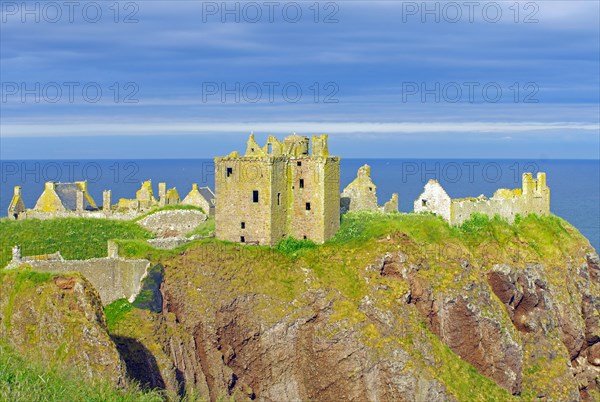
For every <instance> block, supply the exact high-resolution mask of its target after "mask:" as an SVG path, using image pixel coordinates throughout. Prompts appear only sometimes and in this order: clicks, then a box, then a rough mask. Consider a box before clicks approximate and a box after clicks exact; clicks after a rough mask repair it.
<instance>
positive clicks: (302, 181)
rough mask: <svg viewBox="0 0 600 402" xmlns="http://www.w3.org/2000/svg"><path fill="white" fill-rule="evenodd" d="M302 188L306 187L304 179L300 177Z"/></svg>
mask: <svg viewBox="0 0 600 402" xmlns="http://www.w3.org/2000/svg"><path fill="white" fill-rule="evenodd" d="M300 188H304V179H300Z"/></svg>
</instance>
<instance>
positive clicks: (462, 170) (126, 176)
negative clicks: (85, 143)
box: [0, 157, 600, 250]
mask: <svg viewBox="0 0 600 402" xmlns="http://www.w3.org/2000/svg"><path fill="white" fill-rule="evenodd" d="M363 164H368V165H370V166H371V178H372V179H373V182H374V183H375V185H376V191H377V196H378V200H379V205H383V204H384V203H385V202H386V201H387V200H389V198H390V197H391V195H392V193H398V199H399V209H400V212H411V211H412V209H413V201H414V200H415V199H416V198H417V197H418V196H419V194H420V193H421V192H422V191H423V186H424V185H425V184H426V183H427V181H428V180H429V179H436V180H438V181H439V182H440V184H441V185H442V186H443V187H444V189H445V190H446V191H447V193H448V194H449V195H450V197H452V198H459V197H468V196H472V197H477V196H479V195H480V194H483V195H485V196H487V197H490V196H492V194H493V193H494V191H495V190H497V189H498V188H520V187H521V175H522V173H525V172H532V173H533V174H534V175H535V174H536V173H537V172H540V171H542V172H546V174H547V183H548V186H549V187H550V197H551V202H550V209H551V212H552V213H553V214H555V215H557V216H559V217H561V218H563V219H565V220H567V221H568V222H569V223H571V224H572V225H573V226H575V227H576V228H577V229H578V230H579V231H580V232H581V233H582V234H583V235H584V236H585V237H587V238H588V240H589V241H590V243H591V244H592V246H593V247H594V248H595V249H596V250H599V249H600V186H599V185H598V183H600V162H599V161H598V160H595V159H559V160H549V159H538V160H536V159H387V158H386V159H375V158H343V157H342V159H341V183H340V184H341V186H340V191H341V190H342V189H343V188H344V187H345V186H346V185H348V184H349V183H350V182H351V181H352V180H353V179H354V177H356V171H357V169H358V168H359V167H360V166H362V165H363ZM0 166H1V185H0V188H1V191H0V216H2V217H5V216H7V209H8V205H9V203H10V200H11V198H12V194H13V187H14V186H21V187H22V195H23V199H24V201H25V205H26V206H27V208H32V207H33V206H34V205H35V202H36V200H37V198H38V197H39V195H40V194H41V193H42V191H43V188H44V183H45V182H46V181H58V182H70V181H79V180H87V181H88V189H89V192H90V194H91V195H92V197H93V198H94V200H95V201H96V204H98V205H99V206H100V205H101V204H102V191H103V190H107V189H110V190H112V203H113V204H115V203H116V202H118V200H119V199H120V198H134V197H135V192H136V190H138V189H139V186H140V184H141V183H142V182H143V181H145V180H152V183H153V187H154V190H155V192H157V186H158V183H159V182H166V183H167V187H168V188H172V187H175V188H177V191H178V193H179V196H180V197H181V198H183V197H185V195H186V194H187V192H188V191H189V190H190V189H191V185H192V183H197V184H198V185H200V186H209V187H210V188H211V189H213V190H214V163H213V160H212V159H131V160H127V159H94V160H91V159H80V160H75V159H69V160H67V159H61V160H3V161H1V162H0Z"/></svg>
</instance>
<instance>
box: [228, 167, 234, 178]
mask: <svg viewBox="0 0 600 402" xmlns="http://www.w3.org/2000/svg"><path fill="white" fill-rule="evenodd" d="M232 174H233V168H230V167H228V168H227V177H229V176H231V175H232Z"/></svg>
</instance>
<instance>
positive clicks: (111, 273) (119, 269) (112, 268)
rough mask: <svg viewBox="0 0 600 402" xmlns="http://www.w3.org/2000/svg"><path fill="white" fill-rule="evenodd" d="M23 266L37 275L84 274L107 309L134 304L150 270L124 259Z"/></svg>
mask: <svg viewBox="0 0 600 402" xmlns="http://www.w3.org/2000/svg"><path fill="white" fill-rule="evenodd" d="M23 263H24V264H28V265H31V267H32V268H33V269H34V270H36V271H42V272H79V273H81V274H82V275H83V276H84V277H85V278H86V279H87V280H88V281H90V282H91V284H92V285H94V287H95V288H96V290H97V291H98V293H100V298H101V299H102V304H103V305H105V306H106V305H107V304H110V303H112V302H113V301H115V300H117V299H121V298H125V299H128V300H129V301H130V302H132V301H133V300H134V299H135V297H136V296H137V294H138V293H139V292H140V288H141V282H142V279H143V278H144V277H145V276H146V274H147V272H148V268H149V267H150V261H148V260H143V259H135V260H128V259H124V258H92V259H89V260H63V261H55V260H40V261H24V262H23Z"/></svg>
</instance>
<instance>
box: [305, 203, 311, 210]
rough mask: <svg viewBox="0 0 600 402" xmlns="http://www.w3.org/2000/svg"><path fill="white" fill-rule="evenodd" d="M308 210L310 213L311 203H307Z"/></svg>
mask: <svg viewBox="0 0 600 402" xmlns="http://www.w3.org/2000/svg"><path fill="white" fill-rule="evenodd" d="M306 210H307V211H310V202H307V203H306Z"/></svg>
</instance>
